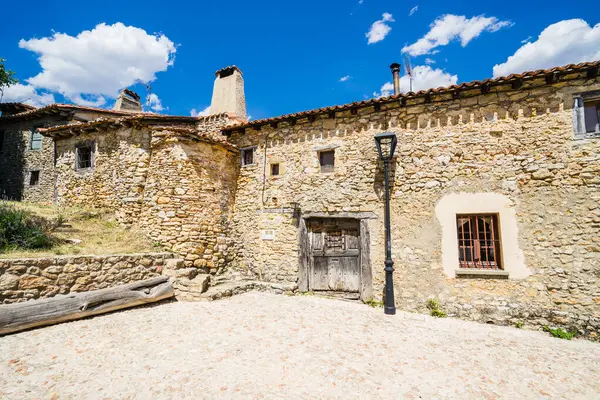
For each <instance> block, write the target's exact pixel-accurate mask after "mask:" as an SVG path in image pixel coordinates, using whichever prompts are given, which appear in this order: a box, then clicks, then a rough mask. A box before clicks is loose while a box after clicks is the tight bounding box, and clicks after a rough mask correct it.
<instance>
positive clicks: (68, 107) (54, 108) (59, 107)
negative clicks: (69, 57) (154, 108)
mask: <svg viewBox="0 0 600 400" xmlns="http://www.w3.org/2000/svg"><path fill="white" fill-rule="evenodd" d="M28 107H31V106H28ZM60 111H93V112H99V113H105V114H112V115H132V112H131V111H117V110H107V109H105V108H97V107H86V106H78V105H75V104H61V103H55V104H50V105H48V106H45V107H41V108H35V107H33V109H30V110H27V111H25V112H21V113H18V114H13V115H7V116H3V117H0V120H3V119H17V118H26V117H30V116H37V115H43V114H53V113H57V112H60ZM138 114H146V113H138ZM147 114H150V113H147ZM151 115H152V114H151ZM154 115H158V114H154Z"/></svg>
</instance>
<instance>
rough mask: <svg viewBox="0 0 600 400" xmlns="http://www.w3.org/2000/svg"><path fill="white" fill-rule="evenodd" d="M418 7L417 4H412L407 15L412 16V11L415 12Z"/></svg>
mask: <svg viewBox="0 0 600 400" xmlns="http://www.w3.org/2000/svg"><path fill="white" fill-rule="evenodd" d="M418 9H419V6H414V7H413V8H411V9H410V12H409V13H408V16H409V17H412V15H413V14H414V13H416V12H417V10H418Z"/></svg>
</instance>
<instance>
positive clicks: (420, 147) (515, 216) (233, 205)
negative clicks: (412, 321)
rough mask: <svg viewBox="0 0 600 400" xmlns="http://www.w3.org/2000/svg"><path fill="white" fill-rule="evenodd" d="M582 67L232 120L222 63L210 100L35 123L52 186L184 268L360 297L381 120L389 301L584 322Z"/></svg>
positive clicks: (585, 87)
mask: <svg viewBox="0 0 600 400" xmlns="http://www.w3.org/2000/svg"><path fill="white" fill-rule="evenodd" d="M599 68H600V62H599V61H596V62H591V63H582V64H578V65H568V66H564V67H557V68H553V69H550V70H539V71H532V72H525V73H522V74H518V75H511V76H508V77H502V78H495V79H488V80H485V81H476V82H469V83H463V84H460V85H455V86H451V87H447V88H438V89H432V90H427V91H420V92H418V93H412V92H411V93H407V94H395V95H393V96H390V97H384V98H379V99H372V100H367V101H361V102H357V103H351V104H346V105H341V106H333V107H326V108H321V109H316V110H310V111H306V112H301V113H296V114H290V115H284V116H279V117H274V118H269V119H264V120H257V121H247V120H246V115H245V100H244V95H243V79H242V75H241V72H240V71H239V69H237V68H236V67H227V68H225V69H223V70H220V71H217V77H216V80H215V90H214V93H213V103H212V104H211V111H212V112H213V114H212V115H210V116H206V117H198V118H192V117H175V116H158V115H143V114H141V115H130V116H111V117H109V118H103V119H100V120H96V121H90V122H82V123H71V124H63V125H57V126H53V127H48V128H46V129H41V132H42V134H43V135H45V136H46V137H47V138H53V139H54V140H53V142H54V146H55V149H56V150H55V152H56V153H55V158H54V163H55V164H56V166H55V167H53V171H54V176H55V184H54V186H53V190H54V193H55V194H54V195H55V201H57V202H59V203H67V204H74V203H76V204H84V205H92V206H98V207H105V208H109V209H113V210H114V211H115V212H116V213H117V215H118V217H119V220H120V221H121V222H122V223H124V224H133V223H135V224H137V225H139V226H140V227H141V229H143V230H144V231H145V232H147V233H148V234H149V235H150V236H151V237H152V238H154V239H155V240H157V241H160V242H162V243H164V244H167V245H169V247H170V248H171V249H172V250H173V251H175V252H177V253H179V254H180V255H181V256H182V258H184V260H185V261H184V264H183V267H185V269H186V270H187V271H196V273H198V272H200V273H206V274H216V275H219V276H223V277H228V278H229V279H252V280H260V281H266V282H276V283H287V284H290V285H295V286H297V287H298V290H300V291H314V292H324V293H330V294H337V295H343V296H345V297H353V298H360V299H362V300H370V299H376V300H380V299H381V298H382V296H383V288H384V273H383V261H384V227H383V205H384V196H383V193H384V187H383V172H382V164H381V162H380V161H379V160H378V157H377V152H376V149H375V142H374V136H375V135H376V134H378V133H381V132H393V133H395V134H396V135H397V137H398V147H397V150H396V154H395V158H394V162H393V163H392V181H391V196H390V197H391V198H390V201H391V210H392V212H391V216H392V251H393V260H394V263H395V265H394V266H395V273H394V279H395V281H394V282H395V290H396V303H397V306H398V307H399V308H401V309H405V310H416V311H421V310H424V308H425V304H426V301H427V300H428V299H430V298H437V299H439V301H440V303H441V304H442V306H443V307H444V308H445V309H446V311H447V312H449V313H451V314H454V315H457V316H460V317H464V318H467V319H473V320H477V321H481V322H493V323H501V324H517V323H519V322H523V323H525V325H530V326H537V327H539V326H544V325H560V326H564V327H567V328H577V329H579V330H580V331H581V332H583V333H584V334H586V335H588V336H589V337H595V336H596V335H597V333H598V328H599V327H600V285H599V284H598V279H599V277H600V191H599V190H598V189H599V188H600V140H599V139H600V127H599V125H600V124H599V123H600V121H599V119H600V77H599V75H598V72H599ZM27 112H30V113H31V112H35V111H27ZM18 115H20V114H15V116H14V117H17V116H18ZM14 117H13V118H14ZM3 118H4V117H2V118H0V124H3V123H4V122H2V119H3ZM7 118H10V117H7ZM0 126H4V125H0Z"/></svg>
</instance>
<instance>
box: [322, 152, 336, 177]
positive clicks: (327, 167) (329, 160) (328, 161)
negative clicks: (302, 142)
mask: <svg viewBox="0 0 600 400" xmlns="http://www.w3.org/2000/svg"><path fill="white" fill-rule="evenodd" d="M319 164H320V165H321V172H333V170H334V167H335V150H327V151H321V152H320V153H319Z"/></svg>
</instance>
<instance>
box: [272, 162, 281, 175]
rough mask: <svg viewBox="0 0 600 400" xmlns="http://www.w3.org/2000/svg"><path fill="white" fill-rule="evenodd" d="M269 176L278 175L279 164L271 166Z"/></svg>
mask: <svg viewBox="0 0 600 400" xmlns="http://www.w3.org/2000/svg"><path fill="white" fill-rule="evenodd" d="M271 175H272V176H277V175H279V164H271Z"/></svg>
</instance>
